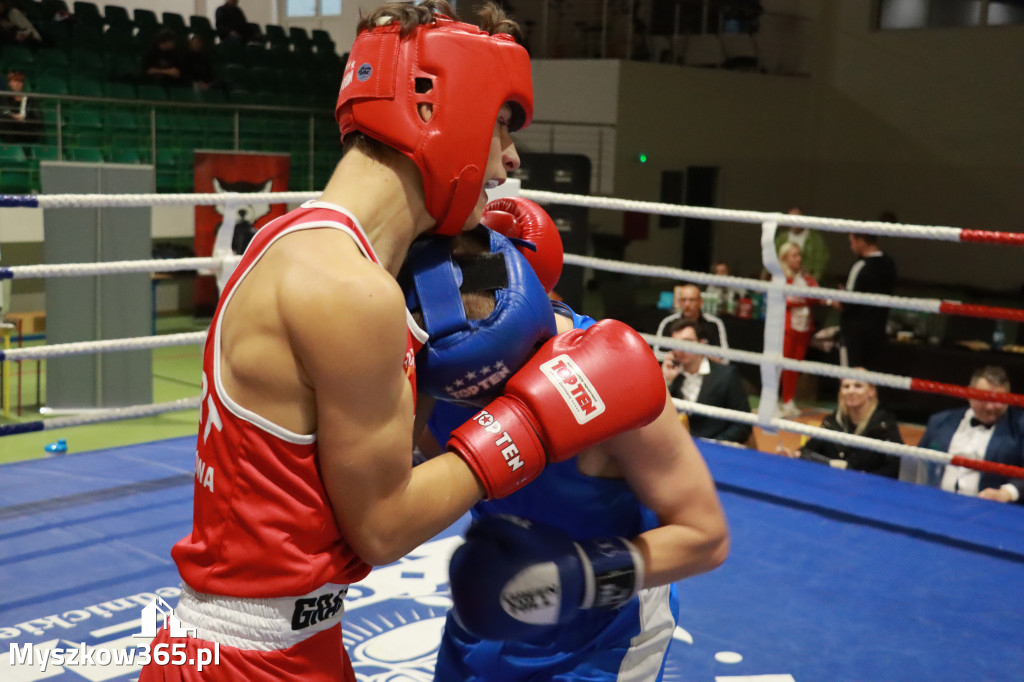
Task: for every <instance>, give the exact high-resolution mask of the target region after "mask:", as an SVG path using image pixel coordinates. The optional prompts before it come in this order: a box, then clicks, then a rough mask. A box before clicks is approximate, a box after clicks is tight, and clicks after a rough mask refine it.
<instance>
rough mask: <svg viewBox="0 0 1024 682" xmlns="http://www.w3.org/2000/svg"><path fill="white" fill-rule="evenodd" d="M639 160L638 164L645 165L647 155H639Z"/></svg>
mask: <svg viewBox="0 0 1024 682" xmlns="http://www.w3.org/2000/svg"><path fill="white" fill-rule="evenodd" d="M639 159H640V163H647V155H646V154H641V155H640V156H639Z"/></svg>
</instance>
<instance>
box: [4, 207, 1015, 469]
mask: <svg viewBox="0 0 1024 682" xmlns="http://www.w3.org/2000/svg"><path fill="white" fill-rule="evenodd" d="M521 195H522V196H524V197H526V198H530V199H533V200H536V201H538V202H541V203H545V202H546V203H560V204H566V205H575V206H586V207H593V208H601V209H609V210H628V211H638V212H645V213H653V214H661V215H673V216H682V217H692V218H703V219H712V220H727V221H734V222H745V223H760V224H761V226H762V236H761V244H762V252H763V262H764V265H765V267H766V268H767V269H768V271H769V272H770V273H771V274H772V275H773V279H772V280H771V281H768V282H766V281H763V280H758V279H748V278H742V277H733V276H723V275H713V274H709V273H702V272H695V271H690V270H683V269H679V268H672V267H665V266H650V265H639V264H632V263H621V262H616V261H609V260H604V259H599V258H593V257H588V256H581V255H576V254H566V255H565V263H566V264H569V265H576V266H580V267H587V268H592V269H598V270H606V271H610V272H618V273H623V274H630V275H637V276H648V277H665V278H671V279H676V280H686V281H690V282H694V283H698V284H705V285H707V284H711V285H718V286H722V287H727V288H734V289H736V288H742V289H748V290H752V291H759V292H763V293H765V294H766V304H767V306H766V320H768V322H767V323H766V327H765V350H764V352H762V353H755V352H750V351H740V350H735V349H730V348H721V347H709V346H707V345H705V344H699V343H692V342H687V341H680V340H677V339H672V338H669V337H662V336H657V335H651V334H642V336H643V338H644V339H645V340H646V341H647V342H648V343H649V344H651V345H652V346H658V347H662V348H675V349H681V350H686V351H689V352H692V353H696V354H700V355H707V356H712V357H721V358H724V359H728V360H736V361H738V362H744V363H749V364H754V365H758V366H760V367H761V370H762V396H761V397H762V400H761V402H760V404H759V409H758V411H757V413H756V414H753V413H749V412H738V411H734V410H727V409H724V408H716V407H711V406H707V405H702V404H699V403H693V402H688V401H683V400H678V399H676V400H674V402H675V404H676V407H677V408H678V409H681V410H683V411H686V412H693V413H699V414H704V415H707V416H711V417H718V418H726V419H729V420H732V421H737V422H743V423H747V424H752V425H759V426H761V427H762V428H765V429H768V430H773V431H774V430H778V429H781V430H786V431H790V432H794V433H798V434H801V435H806V436H814V437H820V438H822V439H825V440H830V441H834V442H837V443H840V444H844V445H851V446H855V447H860V448H865V449H869V450H873V451H877V452H881V453H883V454H890V455H895V456H899V457H911V458H915V459H922V460H926V461H930V462H935V463H942V464H957V465H959V466H964V467H968V468H973V469H979V470H986V471H995V472H996V473H1000V474H1002V475H1007V476H1014V477H1019V478H1024V469H1022V468H1019V467H1008V466H1006V465H995V464H991V463H988V462H983V461H981V462H979V461H976V460H971V459H965V458H961V457H958V456H956V455H948V454H946V453H939V452H936V451H932V450H926V449H923V448H917V447H914V446H909V445H900V444H895V443H888V442H884V441H878V440H874V439H870V438H864V437H862V436H856V435H852V434H845V433H839V432H836V431H831V430H827V429H821V428H820V427H814V426H810V425H805V424H801V423H799V422H794V421H790V420H785V419H780V418H777V417H774V416H773V414H774V408H775V405H776V402H777V387H778V384H777V382H778V372H779V370H794V371H798V372H804V373H808V374H815V375H818V376H825V377H831V378H858V379H862V380H865V381H868V382H870V383H872V384H875V385H879V386H887V387H891V388H898V389H902V390H917V391H923V392H931V393H937V394H940V395H946V396H951V397H958V398H970V399H979V400H987V401H993V402H1000V403H1005V404H1010V405H1016V406H1022V407H1024V396H1022V395H1016V394H1011V393H1006V392H994V391H982V390H979V389H975V388H970V387H964V386H958V385H952V384H945V383H941V382H935V381H930V380H925V379H917V378H913V377H905V376H899V375H892V374H884V373H880V372H869V371H865V370H858V369H851V368H846V367H840V366H836V365H829V364H825V363H818V362H808V361H799V360H792V359H789V358H785V357H783V356H782V353H781V341H782V331H783V330H782V322H783V320H784V310H785V308H784V306H785V296H786V294H790V295H797V296H803V297H806V298H809V299H817V300H821V299H830V300H834V301H841V302H846V303H858V304H863V305H871V306H880V307H886V308H898V309H903V310H911V311H916V312H928V313H944V314H955V315H963V316H971V317H982V318H990V319H1002V320H1011V321H1024V310H1016V309H1011V308H1000V307H992V306H981V305H973V304H963V303H960V302H957V301H944V300H939V299H915V298H909V297H901V296H889V295H881V294H864V293H858V292H851V291H845V290H838V289H825V288H821V287H800V286H793V285H789V284H787V283H786V282H785V280H784V278H782V277H781V268H780V266H779V263H778V260H777V258H776V257H775V253H774V235H775V230H776V229H777V227H778V226H779V225H793V226H803V227H809V228H814V229H821V230H826V231H841V232H859V233H869V234H884V235H888V236H897V237H912V238H922V239H936V240H942V241H955V242H975V243H989V244H1002V245H1024V234H1016V233H1006V232H994V231H984V230H966V229H962V228H954V227H944V226H922V225H902V224H893V223H882V222H871V221H855V220H845V219H825V218H817V217H811V216H801V215H789V214H780V213H764V212H756V211H741V210H730V209H719V208H708V207H693V206H677V205H673V204H660V203H652V202H641V201H632V200H622V199H610V198H604V197H591V196H584V195H567V194H557V193H553V192H541V191H535V190H522V191H521ZM317 196H318V194H317V193H314V192H266V193H244V194H242V193H215V194H137V195H100V194H89V195H81V194H66V195H44V196H16V195H0V207H3V206H7V207H39V208H43V209H48V208H51V209H67V208H99V207H114V206H117V207H151V206H167V205H209V204H226V205H231V204H234V203H241V202H242V201H253V200H263V201H268V202H272V203H296V202H302V201H306V200H309V199H314V198H316V197H317ZM239 260H240V257H239V256H237V255H234V254H224V253H220V254H218V255H215V256H213V257H202V258H181V259H157V260H148V261H147V260H138V261H119V262H107V263H68V264H55V265H29V266H14V267H10V268H0V279H24V278H47V277H75V276H96V275H105V274H123V273H129V272H173V271H184V270H196V271H205V272H215V273H217V275H218V280H219V281H221V278H222V277H226V276H227V275H228V274H230V272H231V271H232V270H233V269H234V267H235V266H236V265H237V263H238V261H239ZM780 310H782V311H783V313H782V314H779V311H780ZM205 338H206V332H205V331H203V332H194V333H186V334H170V335H163V336H157V337H140V338H137V339H114V340H104V341H86V342H77V343H68V344H54V345H49V346H45V347H37V348H20V349H15V350H8V351H3V352H0V363H4V362H16V361H21V360H29V359H45V358H48V357H63V356H69V355H80V354H88V353H101V352H117V351H128V350H140V349H153V348H158V347H165V346H181V345H190V344H201V343H203V341H204V340H205ZM199 400H200V398H199V397H193V398H185V399H181V400H177V401H173V402H170V403H159V404H152V405H143V406H135V407H126V408H113V409H101V410H93V411H91V412H90V413H89V414H88V415H73V416H69V417H54V418H49V419H46V420H39V421H33V422H26V423H20V424H12V425H0V436H4V435H11V434H14V433H25V432H29V431H39V430H44V429H45V430H49V429H57V428H64V427H68V426H77V425H82V424H91V423H99V422H104V421H115V420H121V419H129V418H135V417H142V416H152V415H156V414H161V413H163V412H168V411H176V410H187V409H194V408H196V407H198V405H199Z"/></svg>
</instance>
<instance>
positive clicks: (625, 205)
mask: <svg viewBox="0 0 1024 682" xmlns="http://www.w3.org/2000/svg"><path fill="white" fill-rule="evenodd" d="M520 194H521V195H522V196H524V197H526V198H527V199H533V200H534V201H536V202H538V203H551V204H560V205H565V206H583V207H589V208H600V209H608V210H618V211H635V212H637V213H653V214H656V215H667V216H679V217H683V218H701V219H704V220H725V221H729V222H737V223H764V222H774V223H776V224H777V225H787V226H789V225H793V226H797V227H811V228H814V229H817V230H824V231H826V232H859V233H862V234H876V235H888V236H891V237H912V238H916V239H935V240H939V241H948V242H958V241H960V237H961V234H962V232H963V230H962V229H961V228H959V227H945V226H940V225H905V224H901V223H883V222H879V221H870V220H867V221H865V220H847V219H839V218H818V217H813V216H805V215H790V214H788V213H766V212H762V211H742V210H737V209H727V208H712V207H709V206H680V205H678V204H662V203H657V202H651V201H633V200H630V199H609V198H606V197H595V196H590V195H585V194H559V193H557V192H545V191H540V190H531V189H523V190H521V192H520Z"/></svg>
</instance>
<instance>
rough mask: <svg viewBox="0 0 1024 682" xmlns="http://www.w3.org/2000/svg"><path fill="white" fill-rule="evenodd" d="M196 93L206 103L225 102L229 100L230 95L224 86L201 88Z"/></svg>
mask: <svg viewBox="0 0 1024 682" xmlns="http://www.w3.org/2000/svg"><path fill="white" fill-rule="evenodd" d="M196 94H197V95H198V99H199V101H200V102H204V103H206V104H225V103H227V101H228V95H227V93H226V92H224V90H223V89H222V88H209V89H207V90H199V91H198V92H197V93H196Z"/></svg>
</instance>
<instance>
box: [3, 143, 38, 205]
mask: <svg viewBox="0 0 1024 682" xmlns="http://www.w3.org/2000/svg"><path fill="white" fill-rule="evenodd" d="M30 191H32V170H31V164H30V162H29V159H28V157H27V156H25V149H24V148H23V147H21V146H19V145H3V146H0V192H2V193H4V194H25V193H27V192H30Z"/></svg>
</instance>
